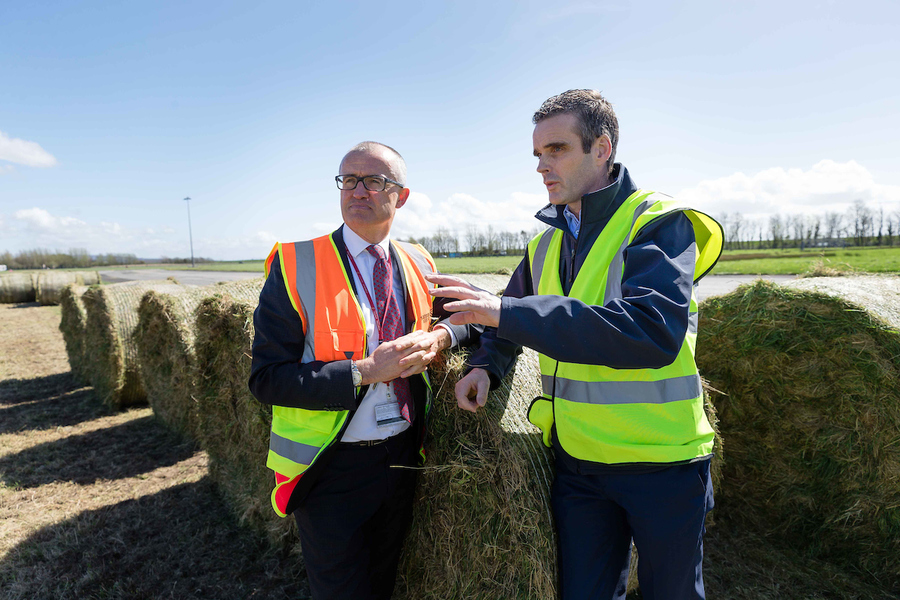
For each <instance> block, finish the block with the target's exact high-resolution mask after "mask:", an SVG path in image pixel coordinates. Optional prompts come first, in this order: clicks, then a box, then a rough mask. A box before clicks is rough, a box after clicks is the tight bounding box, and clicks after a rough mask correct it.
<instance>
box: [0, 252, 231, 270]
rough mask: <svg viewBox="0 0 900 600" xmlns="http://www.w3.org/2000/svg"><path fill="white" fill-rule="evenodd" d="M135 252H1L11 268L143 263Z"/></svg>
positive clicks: (186, 260) (187, 260)
mask: <svg viewBox="0 0 900 600" xmlns="http://www.w3.org/2000/svg"><path fill="white" fill-rule="evenodd" d="M194 260H195V262H213V261H212V259H210V258H196V259H194ZM160 262H164V263H190V262H191V259H190V258H167V257H163V258H162V259H161V260H160ZM142 264H144V261H143V260H140V259H139V258H138V257H137V256H135V255H134V254H115V253H110V254H97V255H95V256H91V255H90V254H88V251H87V250H85V249H84V248H72V249H71V250H69V251H68V252H61V251H59V250H45V249H40V248H38V249H34V250H23V251H21V252H19V253H18V254H16V255H13V254H11V253H10V252H3V253H0V265H6V267H7V268H9V269H88V268H91V267H109V266H115V265H142Z"/></svg>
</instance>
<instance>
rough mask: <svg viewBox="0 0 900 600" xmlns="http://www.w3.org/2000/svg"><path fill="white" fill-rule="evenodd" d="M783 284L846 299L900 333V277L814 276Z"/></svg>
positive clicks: (796, 288)
mask: <svg viewBox="0 0 900 600" xmlns="http://www.w3.org/2000/svg"><path fill="white" fill-rule="evenodd" d="M784 285H786V286H788V287H790V288H792V289H795V290H803V291H807V292H822V293H823V294H828V295H829V296H837V297H839V298H843V299H844V300H846V301H847V302H850V303H853V304H856V305H858V306H860V307H863V308H864V309H865V310H867V311H869V312H871V313H872V314H874V315H876V316H878V317H879V318H881V319H883V320H884V321H885V322H887V323H888V324H889V325H890V326H891V327H893V328H894V329H898V330H900V276H897V275H847V276H836V277H813V278H809V279H797V280H795V281H788V282H786V283H785V284H784Z"/></svg>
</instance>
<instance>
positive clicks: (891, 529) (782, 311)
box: [697, 280, 900, 594]
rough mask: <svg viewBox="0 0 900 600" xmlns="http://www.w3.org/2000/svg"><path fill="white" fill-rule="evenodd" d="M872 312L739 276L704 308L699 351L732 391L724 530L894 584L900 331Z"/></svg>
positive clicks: (727, 411) (722, 402)
mask: <svg viewBox="0 0 900 600" xmlns="http://www.w3.org/2000/svg"><path fill="white" fill-rule="evenodd" d="M792 285H793V284H792ZM803 285H808V284H803ZM857 286H858V289H862V287H863V286H864V283H863V281H862V280H861V281H859V282H858V283H857ZM826 287H827V286H826ZM860 297H862V296H860ZM872 297H873V298H879V296H877V295H874V296H872ZM882 298H883V297H882ZM874 308H875V307H874V306H869V305H858V304H853V303H850V302H847V301H846V300H844V299H842V298H839V297H836V296H834V295H826V294H822V293H819V292H812V291H805V290H799V289H792V288H788V287H781V286H777V285H774V284H771V283H767V282H757V283H755V284H753V285H749V286H741V287H740V288H738V289H737V290H736V291H734V292H732V293H731V294H728V295H726V296H720V297H714V298H710V299H709V300H707V301H706V302H704V303H703V305H702V306H701V309H700V316H701V323H700V339H699V341H698V345H697V349H698V352H697V360H698V363H699V364H700V367H701V370H702V372H703V373H704V375H705V376H706V377H708V378H709V380H710V383H711V384H712V386H714V387H715V388H717V389H720V390H722V391H723V392H725V394H727V395H725V396H719V397H717V398H716V399H715V402H716V408H717V411H718V416H719V428H720V430H721V433H722V436H723V437H724V438H725V440H726V441H727V448H728V456H727V460H726V461H725V463H724V465H723V479H722V483H721V484H720V485H719V488H718V490H717V504H718V507H717V509H716V512H717V521H718V523H719V526H722V525H725V526H726V527H728V528H734V529H740V530H745V531H752V532H756V533H757V535H759V536H761V537H764V538H765V539H767V540H768V542H769V543H772V544H776V545H781V546H782V547H784V548H787V549H788V550H790V551H791V552H793V553H795V554H796V555H797V556H799V557H801V558H802V559H811V560H820V561H827V562H829V563H832V564H834V565H835V566H836V567H838V568H840V569H847V570H849V572H851V573H856V574H857V576H860V577H863V578H866V579H872V578H874V579H875V581H877V582H879V585H880V586H882V588H883V589H885V590H891V591H892V592H893V593H895V594H896V593H900V562H898V560H897V556H900V364H898V357H900V331H898V329H896V328H894V327H891V326H890V325H888V324H887V323H886V322H885V321H884V320H882V319H880V318H878V317H876V316H875V315H874V312H873V311H874ZM896 308H897V307H896V306H894V309H896ZM803 567H804V565H802V564H796V565H793V566H791V567H790V568H794V569H796V570H798V571H799V570H802V568H803Z"/></svg>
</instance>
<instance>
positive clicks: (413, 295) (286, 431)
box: [249, 142, 481, 600]
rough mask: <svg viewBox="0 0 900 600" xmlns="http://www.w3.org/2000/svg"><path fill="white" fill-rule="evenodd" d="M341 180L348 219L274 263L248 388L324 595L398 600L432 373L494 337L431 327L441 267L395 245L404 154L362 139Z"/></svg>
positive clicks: (262, 300)
mask: <svg viewBox="0 0 900 600" xmlns="http://www.w3.org/2000/svg"><path fill="white" fill-rule="evenodd" d="M335 180H336V182H337V187H338V189H339V190H340V199H341V215H342V217H343V221H344V224H343V225H342V226H341V227H340V228H338V230H337V231H335V232H333V233H332V234H330V235H327V236H323V237H320V238H317V239H314V240H308V241H303V242H295V243H293V244H281V243H279V244H276V245H275V248H274V249H273V250H272V253H271V254H270V255H269V258H268V260H267V261H266V273H267V275H266V277H267V278H266V283H265V285H264V287H263V289H262V292H261V293H260V297H259V306H258V307H257V309H256V312H255V313H254V317H253V321H254V326H255V328H256V333H255V337H254V340H253V357H252V365H251V373H250V382H249V385H250V390H251V391H252V392H253V395H254V396H255V397H256V398H257V399H258V400H259V401H260V402H263V403H265V404H270V405H272V407H273V410H272V434H271V438H270V445H269V456H268V460H267V466H268V467H269V468H271V469H272V470H273V471H275V489H274V491H273V493H272V506H273V507H274V509H275V511H276V512H277V513H278V514H279V515H281V516H286V515H288V514H293V515H294V517H295V518H296V521H297V525H298V527H299V532H300V543H301V547H302V549H303V557H304V560H305V563H306V570H307V574H308V576H309V586H310V591H311V592H312V597H313V598H315V599H316V600H325V599H331V598H333V599H347V598H353V599H369V598H371V599H384V600H387V599H389V598H390V597H391V593H392V591H393V589H394V580H395V578H396V573H397V565H398V562H399V558H400V550H401V546H402V543H403V539H404V537H405V535H406V532H407V529H408V527H409V524H410V520H411V517H412V502H413V492H414V488H415V473H416V472H415V470H412V469H408V468H404V467H411V466H415V465H416V464H417V463H418V460H417V458H418V456H419V455H420V450H421V447H422V442H423V437H424V424H425V417H426V415H427V413H428V410H429V408H430V404H431V390H430V384H429V381H428V377H427V373H426V371H425V368H426V366H427V365H428V363H429V362H431V360H432V359H434V357H435V355H436V354H437V353H438V352H440V351H441V350H443V349H445V348H448V347H450V346H451V345H452V344H453V343H455V342H456V341H459V342H462V343H467V342H469V341H470V340H471V339H473V338H474V337H477V336H478V333H479V332H480V330H481V328H480V327H473V326H465V325H463V326H458V325H455V326H449V325H444V324H438V325H437V326H435V327H434V328H433V329H432V327H431V325H432V312H435V314H438V315H439V316H440V314H443V311H442V309H441V304H442V303H443V301H435V302H434V307H433V306H432V302H433V301H432V299H431V296H430V294H429V288H430V287H433V286H431V284H428V283H427V282H426V280H425V278H424V276H425V275H430V274H432V273H434V272H435V270H436V269H435V267H434V262H433V260H432V258H431V256H430V255H429V254H428V252H427V251H425V249H424V248H422V247H421V246H417V245H413V244H407V243H404V242H396V241H393V240H390V237H389V236H390V230H391V224H392V223H393V220H394V216H395V214H396V211H397V210H398V209H400V208H402V207H403V206H404V204H406V202H407V200H408V199H409V189H408V188H407V187H406V184H405V182H406V164H405V162H404V160H403V158H402V157H401V156H400V154H399V153H397V151H396V150H394V149H393V148H390V147H389V146H385V145H383V144H379V143H375V142H363V143H361V144H359V145H357V146H356V147H354V148H353V149H351V150H350V152H348V153H347V155H346V156H344V159H343V160H342V161H341V166H340V174H339V175H338V176H337V177H335ZM447 314H448V315H449V313H447ZM397 467H399V468H397Z"/></svg>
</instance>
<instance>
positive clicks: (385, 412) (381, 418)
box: [375, 402, 404, 427]
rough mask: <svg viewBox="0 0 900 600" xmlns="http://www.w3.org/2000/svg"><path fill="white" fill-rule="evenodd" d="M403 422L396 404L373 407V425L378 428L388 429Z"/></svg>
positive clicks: (389, 403) (388, 403)
mask: <svg viewBox="0 0 900 600" xmlns="http://www.w3.org/2000/svg"><path fill="white" fill-rule="evenodd" d="M403 420H404V419H403V417H402V416H401V415H400V405H399V404H397V403H396V402H387V403H385V404H376V405H375V424H376V425H378V427H390V426H391V425H393V424H395V423H399V422H400V421H403Z"/></svg>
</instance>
